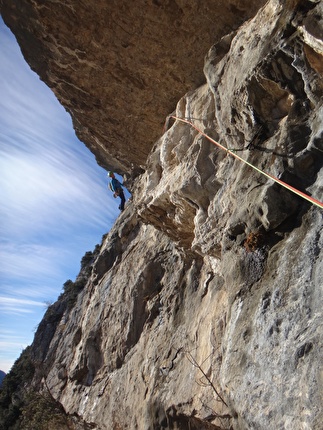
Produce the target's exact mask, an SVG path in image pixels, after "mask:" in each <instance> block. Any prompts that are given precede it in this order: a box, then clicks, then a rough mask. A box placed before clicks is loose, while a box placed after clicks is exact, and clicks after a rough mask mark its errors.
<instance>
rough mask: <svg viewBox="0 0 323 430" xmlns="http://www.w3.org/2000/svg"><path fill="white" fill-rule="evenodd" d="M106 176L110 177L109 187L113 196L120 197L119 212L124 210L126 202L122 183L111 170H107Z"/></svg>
mask: <svg viewBox="0 0 323 430" xmlns="http://www.w3.org/2000/svg"><path fill="white" fill-rule="evenodd" d="M108 177H110V178H112V179H111V181H110V182H109V188H110V190H111V191H112V192H113V197H114V198H116V197H118V196H119V197H120V199H121V203H120V205H119V209H120V210H121V212H122V211H123V210H124V205H125V202H126V198H125V196H124V192H123V189H122V184H121V183H120V182H119V181H118V179H117V178H116V177H115V176H114V173H113V172H109V173H108Z"/></svg>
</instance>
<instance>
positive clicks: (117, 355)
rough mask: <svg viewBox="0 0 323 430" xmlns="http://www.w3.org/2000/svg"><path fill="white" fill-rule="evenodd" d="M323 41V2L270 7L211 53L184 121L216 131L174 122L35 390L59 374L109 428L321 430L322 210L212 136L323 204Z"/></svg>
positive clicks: (78, 405) (82, 409)
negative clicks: (202, 78) (223, 148)
mask: <svg viewBox="0 0 323 430" xmlns="http://www.w3.org/2000/svg"><path fill="white" fill-rule="evenodd" d="M167 4H170V3H167ZM230 30H231V29H230ZM322 34H323V7H322V3H321V2H316V1H305V2H304V1H296V0H295V1H292V0H290V1H279V0H270V1H269V2H268V3H267V4H266V5H265V6H264V7H262V8H261V9H260V10H259V11H258V13H257V14H256V16H255V17H254V18H253V19H251V20H250V21H248V22H245V23H244V24H242V25H241V26H240V28H239V29H234V31H233V32H232V31H230V32H229V33H228V34H227V35H226V36H225V37H223V38H222V39H221V40H218V41H217V43H216V44H214V45H213V46H210V49H209V50H208V52H205V54H206V58H205V64H204V73H205V78H206V82H205V83H204V84H202V85H200V86H199V87H198V88H196V89H195V90H192V91H189V92H188V93H186V94H185V95H184V96H183V97H182V98H181V99H180V100H179V102H178V104H177V107H176V116H177V117H179V118H186V119H189V120H190V121H192V123H193V124H194V125H195V126H196V127H198V128H199V129H200V130H202V131H203V133H205V134H201V133H199V132H198V131H197V130H196V128H194V127H192V126H190V125H189V124H187V123H183V122H181V121H179V120H175V119H174V118H170V119H169V121H168V122H167V123H166V128H165V130H164V133H163V134H162V135H161V136H160V138H159V139H158V140H157V141H156V142H155V143H154V146H153V147H152V148H151V151H150V153H149V156H148V160H147V163H146V164H145V166H144V168H145V171H144V172H142V173H141V175H140V176H138V178H137V180H136V181H135V184H134V187H133V189H132V191H133V199H132V202H131V203H128V204H127V206H126V209H125V211H124V212H123V213H122V214H121V215H120V217H119V218H118V220H117V222H116V224H115V226H114V228H113V229H112V230H111V232H110V233H109V235H108V236H107V237H106V238H105V239H104V241H103V243H102V245H101V250H100V253H99V255H98V256H97V258H96V259H95V261H93V262H92V265H91V267H92V269H91V272H90V275H89V277H88V280H87V284H86V285H85V286H84V288H83V289H82V291H81V292H80V293H79V294H78V296H77V301H76V303H75V305H74V306H73V307H72V308H69V309H66V311H65V312H64V313H63V314H62V315H61V317H60V321H59V322H58V323H57V328H56V330H55V333H54V335H53V338H52V339H51V342H50V344H47V345H45V344H44V345H43V350H42V353H43V356H42V359H41V360H39V361H40V362H39V365H38V370H36V374H35V376H34V381H33V383H34V386H35V387H38V389H39V387H40V382H41V377H42V376H43V375H44V374H45V380H46V384H47V386H48V387H49V389H50V392H51V394H52V395H53V397H54V398H55V399H57V400H58V401H59V402H60V403H61V404H62V405H63V406H64V408H65V410H66V411H67V412H69V413H70V414H76V415H77V416H80V417H82V419H84V420H85V421H86V422H87V423H92V425H93V427H94V428H98V429H102V430H104V429H113V430H119V429H127V428H128V429H140V430H152V429H156V430H157V429H182V430H184V429H185V430H186V429H229V428H232V429H239V430H240V429H257V430H260V429H286V430H287V429H293V430H294V429H295V430H301V429H312V430H320V429H321V423H322V421H323V415H322V410H321V405H322V400H323V390H322V370H323V369H322V363H321V361H322V360H321V357H322V281H321V279H322V274H323V263H322V261H323V259H322V245H323V243H322V242H323V237H322V231H321V230H322V214H323V212H322V209H321V208H319V207H317V206H315V205H313V204H311V203H309V202H308V201H306V200H304V199H302V198H300V197H299V196H297V195H295V194H293V193H291V192H290V191H288V190H286V189H285V188H283V187H281V186H280V185H278V184H277V183H274V181H272V180H271V179H268V177H266V176H263V175H261V173H260V172H259V171H255V170H253V169H252V168H251V167H250V165H246V164H244V163H242V162H240V161H239V160H237V159H235V158H234V157H232V156H231V155H230V154H229V153H227V152H225V151H222V150H221V149H220V148H218V147H216V146H214V145H213V144H212V142H211V141H210V140H208V139H207V138H206V136H205V135H207V136H210V137H211V138H213V139H215V140H216V141H218V142H219V143H221V145H223V146H224V147H226V148H229V149H230V150H233V151H234V152H235V153H236V154H239V156H241V157H242V158H243V159H245V160H246V161H247V162H248V163H250V164H252V165H255V166H257V167H258V168H259V169H261V170H263V171H265V172H268V173H269V174H270V175H273V176H275V177H279V178H281V179H282V180H284V181H286V182H287V183H289V184H290V185H292V186H294V187H296V188H297V189H299V190H301V191H303V192H305V193H307V194H312V195H313V196H314V197H316V198H317V199H319V200H322V186H323V169H322V165H323V144H322V142H323V126H322V124H323V120H322V118H323V116H322V115H323V107H322V85H323V79H322V70H321V64H322V57H323V48H322V46H323V42H322ZM120 148H122V147H120ZM120 151H121V149H120ZM121 152H122V151H121ZM147 153H148V151H147ZM138 166H139V164H138ZM116 167H117V166H116ZM36 346H37V345H34V346H33V348H34V351H39V349H38V347H39V346H37V348H36Z"/></svg>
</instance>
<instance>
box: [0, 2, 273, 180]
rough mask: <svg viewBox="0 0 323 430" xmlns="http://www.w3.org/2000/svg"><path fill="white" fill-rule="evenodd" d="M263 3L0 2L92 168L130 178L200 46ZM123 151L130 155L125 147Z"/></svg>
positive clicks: (194, 78) (190, 78)
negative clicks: (90, 154) (85, 148)
mask: <svg viewBox="0 0 323 430" xmlns="http://www.w3.org/2000/svg"><path fill="white" fill-rule="evenodd" d="M263 3H264V0H253V1H250V0H211V1H210V0H199V1H198V2H197V1H195V0H185V1H183V0H176V1H174V0H172V1H169V0H136V1H125V0H121V1H120V0H109V1H107V0H97V1H90V2H89V1H77V0H65V1H63V2H60V1H57V0H48V1H46V2H44V1H42V0H36V1H32V2H30V1H29V0H18V1H11V0H1V2H0V4H1V13H2V16H3V18H4V20H5V22H6V23H7V25H8V26H9V27H10V28H11V29H12V31H13V32H14V33H15V35H16V37H17V39H18V41H19V43H20V46H21V48H22V52H23V53H24V55H25V58H26V60H27V61H28V62H29V64H30V65H31V67H32V68H33V69H34V70H35V71H36V72H37V73H38V74H39V75H40V77H41V79H42V80H43V81H44V82H46V83H47V84H48V85H49V87H50V88H52V90H53V91H54V93H55V94H56V95H57V97H58V99H59V100H60V102H61V103H62V104H63V106H64V107H65V108H66V109H67V110H68V111H69V112H70V113H71V115H72V118H73V121H74V127H75V130H76V133H77V134H78V136H79V138H80V139H81V140H82V141H84V142H85V143H86V144H87V146H89V147H90V148H91V150H92V151H93V152H94V153H95V155H96V157H97V160H98V162H99V163H100V164H101V165H103V166H104V167H106V168H108V169H114V170H117V171H118V173H120V174H128V176H129V175H130V176H136V175H137V174H138V172H139V171H140V170H141V169H144V168H145V162H146V159H147V156H148V154H149V152H150V150H151V147H152V145H153V143H154V141H155V140H156V139H157V138H158V136H159V135H160V133H161V131H162V127H163V121H164V118H165V117H166V115H167V114H168V113H169V112H172V111H173V110H174V108H175V106H176V103H177V101H178V99H179V98H180V97H181V96H182V95H183V94H184V93H185V92H186V91H188V90H192V89H195V88H196V86H198V85H200V84H201V83H202V82H203V81H204V80H205V78H204V76H203V59H204V56H205V54H206V52H207V50H208V49H209V47H210V46H211V45H212V44H213V43H214V42H215V41H216V40H218V39H219V38H220V37H222V36H223V35H225V34H226V33H227V32H229V31H232V30H234V29H236V28H237V27H238V26H239V25H240V24H241V23H242V22H243V21H244V20H246V19H247V18H249V17H251V16H253V15H254V14H255V12H256V11H257V10H258V8H259V7H260V6H261V5H262V4H263ZM129 147H131V149H132V150H131V152H129V151H128V148H129Z"/></svg>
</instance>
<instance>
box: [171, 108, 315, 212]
mask: <svg viewBox="0 0 323 430" xmlns="http://www.w3.org/2000/svg"><path fill="white" fill-rule="evenodd" d="M168 118H174V119H175V120H177V121H181V122H184V123H186V124H189V125H190V126H191V127H193V128H195V130H196V131H198V132H199V133H200V134H201V135H202V136H204V137H206V138H207V139H208V140H209V141H210V142H212V143H213V144H214V145H216V146H218V147H219V148H221V149H223V150H224V151H225V152H227V153H228V154H230V155H232V156H233V157H235V158H237V159H238V160H240V161H242V162H243V163H245V164H247V165H248V166H250V167H252V168H253V169H254V170H256V171H257V172H259V173H261V174H262V175H264V176H266V177H267V178H269V179H272V180H273V181H275V182H276V183H277V184H280V185H281V186H283V187H284V188H286V189H287V190H289V191H291V192H293V193H294V194H296V195H298V196H299V197H302V198H303V199H305V200H307V201H309V202H310V203H312V204H314V205H315V206H318V207H319V208H321V209H323V203H322V202H320V201H319V200H317V199H314V198H313V197H311V196H309V195H308V194H305V193H303V192H302V191H300V190H298V189H297V188H294V187H292V186H291V185H289V184H287V183H286V182H284V181H282V180H280V179H278V178H276V177H275V176H273V175H270V174H269V173H266V172H264V171H263V170H261V169H259V168H258V167H256V166H254V165H253V164H251V163H249V161H246V160H244V159H243V158H241V157H239V155H237V154H235V153H234V152H233V151H232V150H230V149H228V148H226V147H225V146H223V145H221V144H220V143H219V142H217V141H216V140H214V139H212V137H210V136H208V135H207V134H206V133H205V132H204V131H202V130H200V129H199V128H198V127H197V126H196V125H194V124H193V123H192V122H191V121H190V120H188V119H185V118H179V117H177V116H175V115H170V116H169V117H168Z"/></svg>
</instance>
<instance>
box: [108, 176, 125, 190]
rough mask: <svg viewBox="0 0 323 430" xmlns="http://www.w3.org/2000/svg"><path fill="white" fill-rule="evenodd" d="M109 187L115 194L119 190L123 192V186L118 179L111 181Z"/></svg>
mask: <svg viewBox="0 0 323 430" xmlns="http://www.w3.org/2000/svg"><path fill="white" fill-rule="evenodd" d="M109 186H110V190H111V191H113V192H114V193H116V192H118V191H119V190H122V185H121V184H120V182H119V181H118V179H116V178H112V179H111V181H110V183H109Z"/></svg>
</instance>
